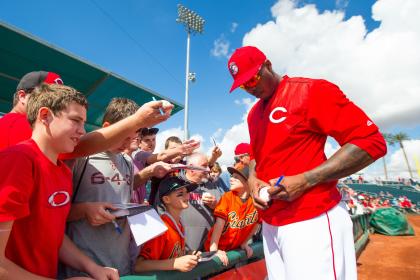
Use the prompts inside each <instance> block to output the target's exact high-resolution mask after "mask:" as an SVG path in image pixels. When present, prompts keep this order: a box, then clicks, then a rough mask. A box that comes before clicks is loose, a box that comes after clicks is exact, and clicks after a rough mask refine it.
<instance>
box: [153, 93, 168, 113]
mask: <svg viewBox="0 0 420 280" xmlns="http://www.w3.org/2000/svg"><path fill="white" fill-rule="evenodd" d="M152 99H153V101H157V100H156V98H155V97H154V96H152ZM159 112H160V114H161V115H165V113H164V112H163V111H162V108H160V107H159Z"/></svg>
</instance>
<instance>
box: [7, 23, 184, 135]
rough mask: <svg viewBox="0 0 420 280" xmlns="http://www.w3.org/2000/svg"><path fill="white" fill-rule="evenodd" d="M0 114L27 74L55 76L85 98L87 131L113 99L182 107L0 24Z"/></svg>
mask: <svg viewBox="0 0 420 280" xmlns="http://www.w3.org/2000/svg"><path fill="white" fill-rule="evenodd" d="M0 42H1V44H0V112H4V113H6V112H9V111H10V110H11V108H12V96H13V93H14V92H15V91H16V86H17V84H18V81H19V80H20V78H21V77H22V76H23V75H25V74H26V73H28V72H31V71H39V70H44V71H51V72H55V73H58V74H59V75H60V76H61V77H62V79H63V81H64V84H65V85H69V86H72V87H74V88H76V89H77V90H79V91H80V92H82V93H84V94H85V95H86V96H87V97H88V101H89V110H88V114H87V124H86V129H87V130H93V129H95V128H97V127H100V126H101V125H102V117H103V113H104V111H105V108H106V106H107V105H108V102H109V101H110V100H111V98H113V97H126V98H130V99H132V100H134V101H136V102H137V103H138V104H139V105H142V104H144V103H146V102H149V101H152V97H153V96H154V97H156V99H157V100H159V99H166V100H168V101H169V102H171V103H172V104H174V105H175V107H174V110H173V111H172V114H175V113H176V112H179V111H181V110H182V109H183V106H182V105H181V104H179V103H177V102H175V101H173V100H170V99H168V98H165V97H164V96H161V95H159V94H158V93H156V92H154V91H152V90H149V89H147V88H145V87H142V86H141V85H138V84H136V83H134V82H131V81H128V80H126V79H124V78H123V77H121V76H118V75H116V74H114V73H112V72H109V71H106V70H104V69H102V68H100V67H97V66H94V65H93V64H90V63H88V62H85V61H83V60H82V59H80V58H77V57H75V56H74V55H72V54H69V53H68V52H66V51H63V50H61V49H59V48H57V47H54V46H52V45H51V44H48V43H46V42H43V41H42V40H40V39H37V38H35V37H33V36H32V35H29V34H27V33H25V32H22V31H20V30H18V29H16V28H14V27H11V26H9V25H6V24H5V23H3V22H0Z"/></svg>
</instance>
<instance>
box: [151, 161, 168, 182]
mask: <svg viewBox="0 0 420 280" xmlns="http://www.w3.org/2000/svg"><path fill="white" fill-rule="evenodd" d="M149 168H150V169H151V170H152V173H153V177H158V178H162V177H164V176H165V175H166V174H167V173H168V172H170V171H171V170H172V167H171V165H170V164H169V163H166V162H163V161H157V162H155V163H153V164H151V165H149Z"/></svg>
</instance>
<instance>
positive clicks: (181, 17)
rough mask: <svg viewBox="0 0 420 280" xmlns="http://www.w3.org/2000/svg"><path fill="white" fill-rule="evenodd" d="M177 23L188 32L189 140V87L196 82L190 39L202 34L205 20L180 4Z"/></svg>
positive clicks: (186, 97) (186, 70)
mask: <svg viewBox="0 0 420 280" xmlns="http://www.w3.org/2000/svg"><path fill="white" fill-rule="evenodd" d="M176 22H178V23H182V24H183V25H184V27H185V30H186V31H187V62H186V66H185V108H184V110H185V111H184V140H187V139H188V137H189V136H188V85H189V82H190V81H191V82H194V81H195V80H196V75H195V73H190V37H191V34H198V33H200V34H202V33H203V31H204V23H205V21H204V19H203V18H202V17H201V16H199V15H198V14H197V13H196V12H194V11H191V10H190V9H188V8H186V7H184V6H182V5H181V4H178V18H177V19H176Z"/></svg>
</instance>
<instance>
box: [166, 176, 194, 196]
mask: <svg viewBox="0 0 420 280" xmlns="http://www.w3.org/2000/svg"><path fill="white" fill-rule="evenodd" d="M184 187H185V188H187V191H188V192H191V191H193V190H195V189H196V188H197V187H198V185H197V184H195V183H191V182H189V181H186V180H184V179H183V178H181V177H178V176H169V177H166V178H164V179H163V180H162V181H161V182H160V184H159V198H160V199H162V197H163V196H164V195H168V194H170V193H171V192H173V191H175V190H178V189H180V188H184Z"/></svg>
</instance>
